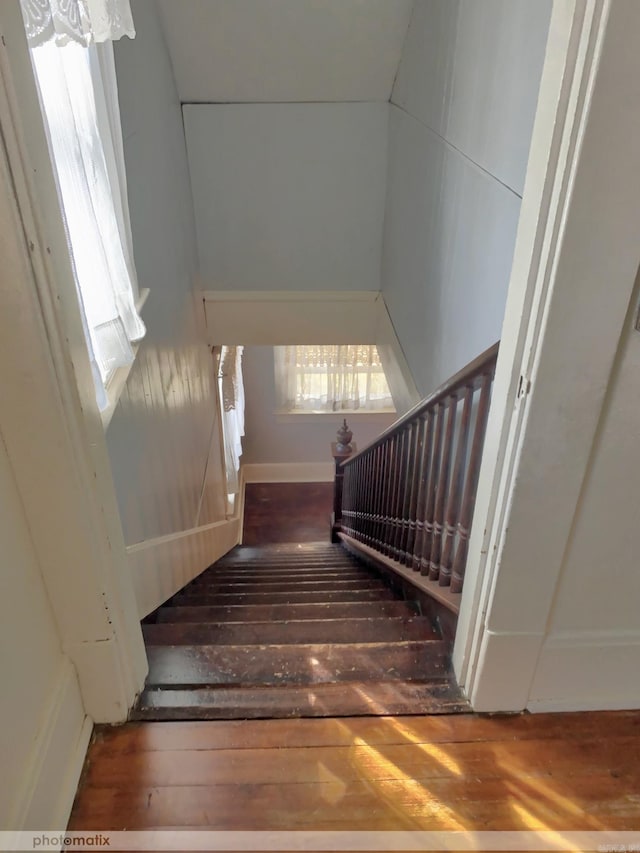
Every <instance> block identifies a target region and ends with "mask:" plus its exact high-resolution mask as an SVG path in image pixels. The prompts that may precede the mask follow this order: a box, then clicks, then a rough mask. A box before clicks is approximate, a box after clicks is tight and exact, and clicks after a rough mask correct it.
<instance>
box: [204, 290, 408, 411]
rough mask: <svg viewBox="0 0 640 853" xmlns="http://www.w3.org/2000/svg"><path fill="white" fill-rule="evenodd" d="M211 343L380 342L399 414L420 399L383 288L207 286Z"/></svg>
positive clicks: (205, 311)
mask: <svg viewBox="0 0 640 853" xmlns="http://www.w3.org/2000/svg"><path fill="white" fill-rule="evenodd" d="M201 296H202V301H203V305H204V313H205V318H206V324H207V341H208V343H209V345H210V346H218V345H220V344H228V345H233V344H235V345H243V346H285V345H295V344H298V345H304V344H320V343H322V344H358V343H362V344H375V345H376V346H377V347H378V352H379V353H380V358H381V360H382V364H383V367H384V371H385V375H386V377H387V381H388V382H389V388H390V389H391V396H392V397H393V401H394V403H395V406H396V410H397V412H398V414H403V413H404V412H406V411H408V410H409V409H410V408H411V407H412V406H414V405H415V404H416V403H417V402H418V400H419V399H420V395H419V393H418V390H417V388H416V384H415V382H414V379H413V376H412V374H411V370H410V369H409V365H408V363H407V360H406V358H405V355H404V351H403V349H402V346H401V344H400V341H399V340H398V337H397V335H396V332H395V329H394V327H393V323H392V322H391V318H390V316H389V312H388V310H387V306H386V304H385V301H384V297H383V296H382V293H381V292H380V291H378V290H364V291H359V290H351V291H343V290H329V291H313V292H307V291H287V290H276V291H265V292H262V291H226V290H203V291H201Z"/></svg>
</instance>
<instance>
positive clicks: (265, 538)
mask: <svg viewBox="0 0 640 853" xmlns="http://www.w3.org/2000/svg"><path fill="white" fill-rule="evenodd" d="M332 504H333V484H332V483H247V485H246V486H245V496H244V528H243V536H242V538H243V542H244V544H245V545H266V544H269V543H280V542H316V541H321V540H326V539H328V536H329V518H330V515H331V508H332Z"/></svg>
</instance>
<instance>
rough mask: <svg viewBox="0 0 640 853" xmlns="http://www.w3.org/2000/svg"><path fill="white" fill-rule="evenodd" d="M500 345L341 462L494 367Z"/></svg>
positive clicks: (484, 353)
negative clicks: (486, 368)
mask: <svg viewBox="0 0 640 853" xmlns="http://www.w3.org/2000/svg"><path fill="white" fill-rule="evenodd" d="M499 347H500V341H496V343H495V344H493V345H492V346H490V347H489V348H488V349H486V350H485V351H484V352H483V353H481V354H480V355H479V356H478V357H477V358H474V359H473V361H470V362H469V364H467V365H465V366H464V367H463V368H462V370H459V371H458V372H457V373H454V375H453V376H452V377H451V378H450V379H447V381H446V382H444V383H443V384H442V385H440V387H439V388H436V390H435V391H433V392H432V393H431V394H429V396H428V397H425V398H424V399H423V400H420V402H418V403H416V404H415V406H414V407H413V408H412V409H409V411H408V412H407V413H406V414H404V415H402V417H401V418H398V420H397V421H394V422H393V423H392V424H391V426H388V427H387V428H386V429H385V430H384V432H381V433H380V435H379V436H378V437H377V438H375V439H374V440H373V441H372V442H371V443H370V444H367V445H366V446H365V447H363V448H362V450H359V451H358V452H357V453H354V454H353V455H352V456H350V457H349V459H346V460H345V461H344V462H343V463H342V464H343V465H349V464H351V463H352V462H353V461H354V460H355V459H357V458H358V456H361V455H362V454H363V453H367V452H368V451H369V450H371V449H372V448H374V447H377V445H379V444H382V443H383V442H384V440H385V439H386V438H387V437H388V436H389V435H391V433H393V432H395V431H396V430H399V429H400V427H402V426H404V424H406V423H408V422H409V421H411V420H413V418H415V417H416V416H417V415H421V414H422V413H423V412H425V411H426V410H427V409H428V408H430V407H431V406H434V405H435V404H436V403H438V402H439V401H440V400H441V399H443V398H444V397H446V396H447V394H450V393H451V392H452V391H456V390H458V389H459V388H463V387H464V385H465V384H466V380H467V379H469V378H470V377H472V376H473V375H474V374H479V373H480V371H482V369H483V368H485V367H489V366H491V365H493V366H494V367H495V363H496V360H497V358H498V349H499Z"/></svg>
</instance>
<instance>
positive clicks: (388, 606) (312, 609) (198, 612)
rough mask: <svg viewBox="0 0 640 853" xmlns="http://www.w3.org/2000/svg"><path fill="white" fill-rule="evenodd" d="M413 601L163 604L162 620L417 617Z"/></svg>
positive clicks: (217, 620) (226, 620)
mask: <svg viewBox="0 0 640 853" xmlns="http://www.w3.org/2000/svg"><path fill="white" fill-rule="evenodd" d="M417 612H418V608H417V606H416V604H415V603H414V602H412V601H336V602H331V603H328V602H326V601H320V602H312V603H311V604H235V605H230V606H228V607H225V606H216V605H213V606H211V605H210V606H206V605H194V606H191V607H162V608H160V610H159V611H158V622H222V621H224V622H240V623H243V624H248V623H251V622H267V621H271V622H279V621H282V620H298V621H299V620H301V619H362V618H372V619H373V618H376V617H380V616H385V617H394V616H407V617H410V616H413V615H415V614H416V613H417Z"/></svg>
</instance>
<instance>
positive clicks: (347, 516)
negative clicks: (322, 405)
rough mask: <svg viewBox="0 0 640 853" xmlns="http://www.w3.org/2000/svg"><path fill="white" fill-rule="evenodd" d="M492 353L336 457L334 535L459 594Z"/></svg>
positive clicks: (495, 349) (492, 368) (493, 359)
mask: <svg viewBox="0 0 640 853" xmlns="http://www.w3.org/2000/svg"><path fill="white" fill-rule="evenodd" d="M497 353H498V345H497V344H496V345H495V346H494V347H491V348H490V349H489V350H487V351H486V352H485V353H483V354H482V355H481V356H479V357H478V358H477V359H476V360H475V361H474V362H472V363H471V364H469V365H467V367H466V368H464V370H462V371H460V372H459V373H458V374H457V375H456V376H454V377H453V378H452V379H451V380H449V381H448V382H447V383H445V384H444V385H443V386H442V387H441V388H439V389H438V390H437V391H436V392H434V393H433V394H432V395H430V396H429V397H428V398H427V399H426V400H424V401H423V402H422V403H420V404H419V405H418V406H416V407H414V409H412V410H411V412H409V413H408V414H407V415H405V416H404V417H403V418H401V419H400V420H399V421H398V422H397V423H396V424H394V425H393V426H392V427H390V428H389V429H388V430H386V431H385V432H384V433H383V434H382V435H381V436H380V437H379V438H378V439H377V440H376V441H375V442H373V444H372V445H370V446H369V447H368V448H365V450H363V451H361V452H360V453H356V452H354V453H353V455H352V456H350V455H349V453H344V452H342V453H335V452H334V459H335V460H336V487H335V506H334V511H335V524H334V529H333V534H334V535H335V536H338V535H339V534H340V535H343V534H347V536H348V537H350V539H351V541H352V542H360V543H362V546H363V547H364V546H366V547H367V548H368V549H372V550H373V551H378V552H379V553H380V554H382V555H384V557H385V559H386V562H387V564H393V563H395V565H396V566H397V567H398V571H400V567H401V566H405V567H408V568H411V569H413V571H415V572H419V573H420V574H421V575H422V576H428V580H427V581H426V583H427V584H430V583H432V582H434V583H436V585H439V586H450V590H451V592H452V593H459V592H460V591H461V589H462V584H463V579H464V569H465V564H466V560H467V553H468V542H469V534H470V527H471V521H472V518H473V509H474V504H475V496H476V491H477V487H478V477H479V472H480V462H481V459H482V448H483V443H484V435H485V432H486V425H487V417H488V411H489V403H490V397H491V385H492V382H493V375H494V371H495V364H496V359H497ZM476 402H477V407H476ZM474 412H475V420H474V417H473V414H474ZM345 426H346V425H345ZM336 448H337V446H336V445H334V446H333V449H334V450H336ZM343 450H344V448H343ZM354 451H355V448H354ZM404 571H406V569H404ZM405 576H406V575H405ZM415 582H416V583H417V584H418V585H421V584H424V583H425V581H422V580H420V581H418V579H416V581H415ZM421 588H422V587H421ZM424 588H425V589H427V591H429V590H430V589H432V587H430V586H427V587H424Z"/></svg>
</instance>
